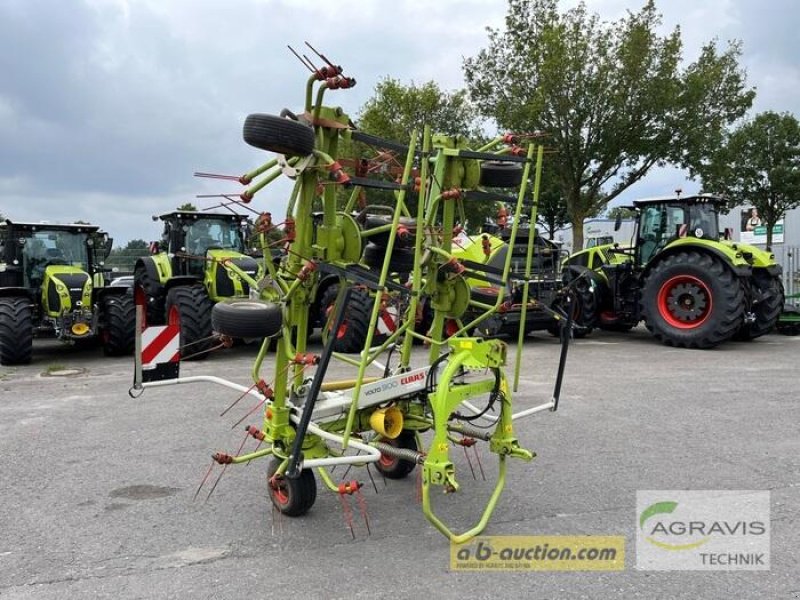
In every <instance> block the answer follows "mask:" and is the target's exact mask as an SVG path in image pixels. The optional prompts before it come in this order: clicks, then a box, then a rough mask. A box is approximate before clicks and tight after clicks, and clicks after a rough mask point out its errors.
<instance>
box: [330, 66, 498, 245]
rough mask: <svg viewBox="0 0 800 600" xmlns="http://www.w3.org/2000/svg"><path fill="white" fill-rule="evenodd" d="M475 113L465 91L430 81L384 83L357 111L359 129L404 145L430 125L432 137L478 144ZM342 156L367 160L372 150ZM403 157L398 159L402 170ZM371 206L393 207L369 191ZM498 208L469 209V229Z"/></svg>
mask: <svg viewBox="0 0 800 600" xmlns="http://www.w3.org/2000/svg"><path fill="white" fill-rule="evenodd" d="M474 118H475V109H474V107H473V106H472V105H471V103H470V102H469V98H468V97H467V92H466V90H460V91H455V92H446V91H443V90H442V89H441V88H439V86H438V84H436V83H435V82H433V81H429V82H427V83H424V84H422V85H416V84H414V83H413V82H412V83H411V84H409V85H404V84H402V83H400V82H399V81H397V80H396V79H391V78H387V79H384V80H382V81H380V82H378V84H377V85H376V86H375V92H374V95H373V96H372V97H371V98H370V99H369V100H367V101H366V102H365V103H364V105H363V106H362V107H361V110H360V111H359V117H358V127H359V129H361V130H363V131H365V132H366V133H370V134H372V135H376V136H379V137H382V138H386V139H389V140H394V141H397V142H400V143H403V144H408V143H409V136H410V134H411V132H412V131H413V130H414V129H416V130H417V132H418V134H419V135H420V136H421V134H422V129H423V126H424V125H430V127H431V129H432V131H433V132H434V133H443V134H446V135H453V136H455V135H463V136H465V137H467V138H469V139H473V140H479V139H480V138H481V134H480V131H479V129H478V128H477V126H476V125H475V121H474ZM342 153H343V154H346V155H351V156H352V155H356V156H359V157H362V158H370V157H372V156H374V155H375V149H373V148H367V147H364V146H362V145H360V144H353V146H352V147H351V148H343V149H342ZM403 161H404V157H399V160H398V164H397V165H396V166H401V165H402V163H403ZM370 200H371V203H372V204H388V205H392V203H393V201H394V200H393V197H392V196H391V193H387V192H380V191H378V190H372V191H371V192H370ZM406 201H407V204H408V206H409V209H410V210H411V211H412V214H414V211H415V210H416V206H417V204H416V200H415V199H414V198H413V197H411V195H409V196H407V197H406ZM496 211H497V207H496V206H494V205H493V204H492V203H485V204H483V205H481V206H477V207H475V206H470V207H469V217H470V229H473V230H474V229H476V228H477V227H480V226H481V225H482V224H483V222H484V220H485V218H486V217H494V216H495V213H496Z"/></svg>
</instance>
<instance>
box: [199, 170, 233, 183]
mask: <svg viewBox="0 0 800 600" xmlns="http://www.w3.org/2000/svg"><path fill="white" fill-rule="evenodd" d="M194 176H195V177H205V178H207V179H224V180H226V181H239V176H238V175H220V174H219V173H202V172H200V171H195V172H194Z"/></svg>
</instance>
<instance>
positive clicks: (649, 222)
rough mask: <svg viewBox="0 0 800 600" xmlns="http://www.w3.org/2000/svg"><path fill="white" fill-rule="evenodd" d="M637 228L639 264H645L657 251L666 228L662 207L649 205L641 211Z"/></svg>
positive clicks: (661, 205) (660, 205)
mask: <svg viewBox="0 0 800 600" xmlns="http://www.w3.org/2000/svg"><path fill="white" fill-rule="evenodd" d="M639 218H640V223H641V224H640V226H639V263H640V264H646V263H647V262H648V261H649V260H650V259H651V258H652V257H653V256H654V255H655V253H656V252H657V251H658V247H659V246H660V245H661V243H662V241H663V239H664V230H665V227H666V223H665V219H664V205H663V204H651V205H648V206H646V207H645V208H644V210H642V213H641V216H640V217H639Z"/></svg>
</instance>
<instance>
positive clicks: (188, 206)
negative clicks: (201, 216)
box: [175, 202, 197, 212]
mask: <svg viewBox="0 0 800 600" xmlns="http://www.w3.org/2000/svg"><path fill="white" fill-rule="evenodd" d="M175 210H187V211H189V210H190V211H192V212H196V211H197V207H196V206H195V205H194V204H192V203H191V202H184V203H183V204H181V205H180V206H179V207H178V208H176V209H175Z"/></svg>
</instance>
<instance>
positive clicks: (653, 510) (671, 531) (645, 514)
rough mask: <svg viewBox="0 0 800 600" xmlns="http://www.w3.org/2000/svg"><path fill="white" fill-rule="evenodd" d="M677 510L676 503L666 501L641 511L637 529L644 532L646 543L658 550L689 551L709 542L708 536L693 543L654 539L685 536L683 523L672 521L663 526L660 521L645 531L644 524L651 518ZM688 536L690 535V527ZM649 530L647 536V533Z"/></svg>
mask: <svg viewBox="0 0 800 600" xmlns="http://www.w3.org/2000/svg"><path fill="white" fill-rule="evenodd" d="M676 508H678V503H677V502H672V501H666V502H656V503H655V504H651V505H650V506H648V507H647V508H645V509H644V510H643V511H642V514H641V515H639V528H640V529H641V530H642V531H644V532H645V538H644V539H646V540H647V541H648V542H650V543H651V544H653V545H654V546H658V547H659V548H663V549H664V550H691V549H692V548H697V547H698V546H702V545H703V544H705V543H706V542H707V541H708V540H709V536H704V537H702V538H701V539H699V540H697V541H694V542H681V543H675V542H668V541H660V540H658V539H656V535H661V536H664V537H665V538H668V539H669V538H670V537H671V536H681V535H684V534H686V528H685V527H684V526H683V525H685V524H684V523H680V522H676V521H672V522H670V523H668V524H665V523H664V522H663V521H662V520H660V519H659V520H657V521H655V524H653V525H651V526H648V528H647V529H645V523H647V521H648V520H649V519H650V518H651V517H655V516H657V515H663V514H668V515H671V514H672V513H673V512H674V511H675V509H676ZM676 524H678V525H679V527H678V528H677V530H676V529H675V528H674V525H676ZM689 529H690V533H689V535H691V534H692V532H691V529H692V528H691V527H690V528H689ZM648 530H649V532H650V533H649V535H647V532H648Z"/></svg>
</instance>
